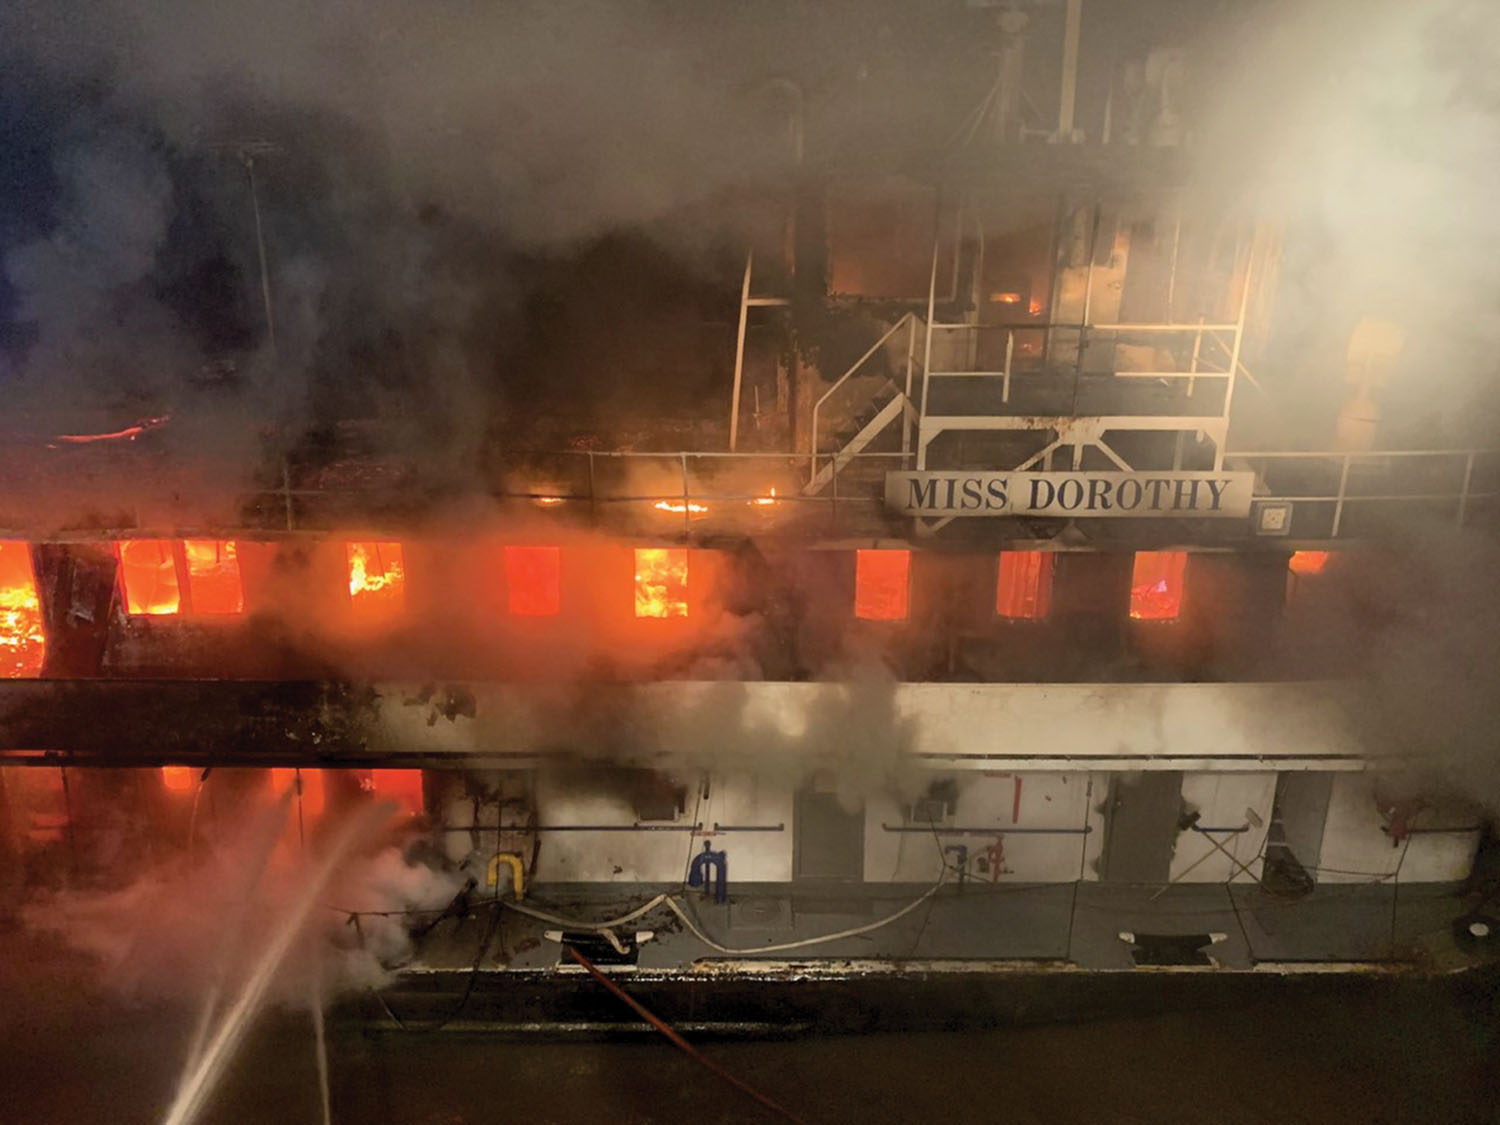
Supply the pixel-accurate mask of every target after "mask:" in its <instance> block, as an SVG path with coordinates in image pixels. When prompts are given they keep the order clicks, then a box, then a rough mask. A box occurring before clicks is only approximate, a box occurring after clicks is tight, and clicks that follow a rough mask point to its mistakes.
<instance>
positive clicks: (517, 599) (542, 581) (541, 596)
mask: <svg viewBox="0 0 1500 1125" xmlns="http://www.w3.org/2000/svg"><path fill="white" fill-rule="evenodd" d="M561 560H562V552H560V551H559V550H558V549H557V548H556V547H507V548H505V599H506V608H507V609H509V610H510V612H511V613H513V614H515V615H516V616H518V617H551V616H554V615H555V614H556V613H557V611H558V608H559V607H560V606H561V604H562V561H561ZM636 565H637V568H639V565H640V564H639V563H637V564H636ZM637 599H638V600H639V594H637Z"/></svg>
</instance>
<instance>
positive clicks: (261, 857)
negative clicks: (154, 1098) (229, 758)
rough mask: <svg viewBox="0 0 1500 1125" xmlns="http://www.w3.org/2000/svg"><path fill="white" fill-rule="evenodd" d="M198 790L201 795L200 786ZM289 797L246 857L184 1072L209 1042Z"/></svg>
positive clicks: (278, 806)
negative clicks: (247, 866) (246, 865)
mask: <svg viewBox="0 0 1500 1125" xmlns="http://www.w3.org/2000/svg"><path fill="white" fill-rule="evenodd" d="M198 789H199V792H202V789H203V786H202V784H201V783H200V784H199V786H198ZM291 793H292V790H291V788H288V789H287V791H286V792H285V793H283V794H282V795H281V797H280V798H279V799H278V800H277V802H276V806H275V808H274V809H273V810H272V812H271V813H270V814H269V815H268V817H267V819H266V821H265V823H264V824H263V825H262V826H261V832H260V835H259V837H258V838H257V839H256V841H255V844H256V846H255V849H254V851H252V852H251V854H250V857H249V858H250V869H249V877H248V878H247V879H246V881H245V885H244V886H243V887H241V888H240V891H239V893H238V894H236V895H235V896H234V901H235V904H236V905H235V908H234V914H233V916H232V917H231V918H230V919H229V924H228V927H227V928H226V929H225V931H224V943H223V945H222V946H221V947H220V950H219V957H218V960H217V962H216V964H215V965H214V975H213V980H212V983H211V984H210V985H209V988H208V995H207V996H205V997H204V999H203V1008H202V1010H201V1011H200V1012H199V1014H198V1025H197V1028H196V1029H195V1030H194V1032H193V1041H192V1045H191V1046H190V1047H189V1048H188V1055H187V1069H189V1070H191V1069H192V1068H193V1067H194V1066H196V1065H197V1063H198V1059H199V1058H200V1057H201V1056H202V1053H203V1045H204V1043H206V1042H207V1041H208V1032H209V1028H211V1027H212V1026H213V1018H214V1014H215V1013H216V1012H217V1011H218V1008H219V998H220V996H221V995H222V994H223V991H224V982H225V981H226V980H227V979H228V977H229V968H230V966H231V965H232V964H233V963H234V960H235V958H236V956H237V955H238V953H239V950H240V943H241V941H242V940H243V938H244V935H245V923H246V921H247V918H248V915H249V913H250V903H251V900H252V899H253V898H254V896H255V888H256V887H257V886H258V885H259V884H260V880H261V876H262V875H264V874H265V871H266V867H267V866H268V865H269V864H270V862H271V855H272V853H273V852H274V851H275V850H276V842H277V841H278V840H279V839H280V838H281V829H282V825H283V824H285V822H286V814H287V808H288V807H289V806H290V804H291ZM196 800H197V798H196V797H194V801H195V802H196ZM195 808H196V805H195Z"/></svg>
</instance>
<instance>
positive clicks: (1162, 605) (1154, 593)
mask: <svg viewBox="0 0 1500 1125" xmlns="http://www.w3.org/2000/svg"><path fill="white" fill-rule="evenodd" d="M1186 570H1187V552H1185V551H1137V552H1136V553H1135V569H1134V571H1133V572H1132V574H1131V577H1130V616H1131V617H1133V618H1135V619H1136V620H1137V621H1176V620H1177V618H1178V616H1179V615H1180V614H1181V613H1182V580H1183V574H1184V572H1185V571H1186Z"/></svg>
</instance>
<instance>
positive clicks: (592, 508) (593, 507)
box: [584, 449, 599, 521]
mask: <svg viewBox="0 0 1500 1125" xmlns="http://www.w3.org/2000/svg"><path fill="white" fill-rule="evenodd" d="M584 453H585V455H586V456H587V457H588V459H589V514H590V515H591V516H593V518H594V520H595V521H597V520H598V519H599V494H598V492H597V491H596V489H595V487H594V451H593V450H592V449H588V450H585V451H584Z"/></svg>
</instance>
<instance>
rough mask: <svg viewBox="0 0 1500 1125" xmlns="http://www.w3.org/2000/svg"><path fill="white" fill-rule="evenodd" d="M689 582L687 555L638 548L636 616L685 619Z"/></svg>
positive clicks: (683, 551) (654, 548)
mask: <svg viewBox="0 0 1500 1125" xmlns="http://www.w3.org/2000/svg"><path fill="white" fill-rule="evenodd" d="M687 582H688V553H687V551H685V550H682V549H680V548H668V547H637V548H636V552H635V615H636V616H637V617H686V616H687V615H688V604H687Z"/></svg>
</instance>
